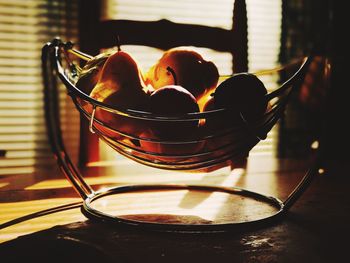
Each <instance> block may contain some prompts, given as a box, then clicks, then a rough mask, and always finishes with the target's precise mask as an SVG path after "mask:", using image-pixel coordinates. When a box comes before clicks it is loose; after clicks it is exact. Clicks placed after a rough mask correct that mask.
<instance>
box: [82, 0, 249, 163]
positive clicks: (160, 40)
mask: <svg viewBox="0 0 350 263" xmlns="http://www.w3.org/2000/svg"><path fill="white" fill-rule="evenodd" d="M82 2H83V10H81V12H84V16H82V17H81V21H80V23H81V25H82V27H81V28H80V31H81V32H80V34H81V37H80V40H81V42H80V47H81V48H82V51H84V52H87V53H89V54H92V55H95V54H97V53H99V50H100V49H102V48H111V47H115V46H117V45H118V38H119V39H120V44H122V45H129V44H132V45H144V46H150V47H155V48H159V49H163V50H166V49H169V48H172V47H177V46H196V47H205V48H209V49H212V50H216V51H220V52H229V53H231V54H232V57H233V63H232V65H233V68H232V72H246V71H247V70H248V40H247V39H248V33H247V10H246V3H245V0H235V1H234V4H233V21H232V28H231V29H223V28H218V27H210V26H203V25H194V24H181V23H174V22H172V21H169V20H165V19H162V20H159V21H132V20H107V21H101V22H98V23H95V24H94V21H92V20H91V17H96V14H98V12H97V11H96V10H98V9H99V5H98V4H97V3H96V2H95V5H91V3H90V6H85V5H87V4H86V3H85V4H84V2H85V1H82ZM87 2H90V1H87ZM93 2H94V1H93ZM94 14H95V15H94ZM95 22H96V21H95ZM96 24H97V25H96ZM82 125H83V126H84V127H82V128H81V130H82V132H81V143H80V145H81V149H80V152H81V154H82V155H87V156H81V158H80V160H81V161H80V163H81V164H84V163H86V162H88V161H91V160H92V161H97V159H98V157H97V156H96V153H97V152H98V151H97V147H96V144H97V141H98V139H97V138H96V136H94V135H92V134H88V129H87V125H88V124H86V123H85V124H82ZM86 145H89V149H86V148H85V147H86Z"/></svg>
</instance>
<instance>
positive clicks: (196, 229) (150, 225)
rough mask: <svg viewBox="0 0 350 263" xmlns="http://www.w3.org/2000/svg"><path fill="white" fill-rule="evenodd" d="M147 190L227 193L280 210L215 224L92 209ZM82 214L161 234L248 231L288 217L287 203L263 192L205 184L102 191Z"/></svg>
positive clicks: (88, 201)
mask: <svg viewBox="0 0 350 263" xmlns="http://www.w3.org/2000/svg"><path fill="white" fill-rule="evenodd" d="M146 190H152V191H154V190H197V191H208V192H224V193H228V194H232V195H240V196H242V197H246V198H252V199H256V200H259V201H262V202H264V203H267V204H270V205H272V206H274V207H275V208H276V209H277V210H276V212H275V213H272V214H271V215H269V216H266V217H263V218H260V219H256V220H251V221H242V222H227V223H215V224H171V223H169V224H167V223H157V222H145V221H138V220H132V219H125V218H122V217H119V216H112V215H110V214H107V213H104V212H102V211H100V210H98V209H95V208H93V207H92V203H93V202H94V201H96V200H98V199H101V198H103V197H106V196H110V195H115V194H122V193H132V192H138V191H146ZM82 212H83V214H84V215H85V216H86V217H88V218H90V219H97V220H102V221H105V222H109V223H116V224H123V225H128V226H136V227H142V228H145V229H149V230H153V231H159V232H189V233H212V232H226V231H232V230H241V229H245V228H249V229H251V228H253V227H259V226H266V224H269V223H273V222H275V221H276V220H277V219H279V218H280V217H281V216H283V215H284V214H285V212H286V211H285V210H284V203H283V202H282V201H281V200H279V199H278V198H275V197H272V196H267V195H264V194H261V193H257V192H253V191H249V190H246V189H243V188H238V187H219V186H202V185H181V184H169V185H160V184H159V185H127V186H118V187H113V188H109V189H106V190H101V191H99V192H95V193H93V194H91V195H89V196H88V197H87V198H86V199H85V200H84V202H83V206H82Z"/></svg>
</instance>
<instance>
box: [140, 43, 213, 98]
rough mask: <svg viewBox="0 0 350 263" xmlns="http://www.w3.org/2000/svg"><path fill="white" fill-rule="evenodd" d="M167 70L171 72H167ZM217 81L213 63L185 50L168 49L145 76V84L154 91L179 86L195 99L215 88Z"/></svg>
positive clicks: (196, 53) (191, 51) (189, 50)
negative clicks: (168, 86)
mask: <svg viewBox="0 0 350 263" xmlns="http://www.w3.org/2000/svg"><path fill="white" fill-rule="evenodd" d="M169 68H171V70H172V72H169ZM218 79H219V72H218V69H217V67H216V66H215V64H214V63H213V62H211V61H207V60H205V59H204V58H203V57H202V56H201V55H200V54H199V53H198V52H196V51H194V50H191V49H185V48H172V49H169V50H168V51H166V52H165V53H164V54H163V56H162V57H161V58H160V59H159V60H158V61H157V63H156V64H155V65H153V66H152V67H151V68H150V70H149V71H148V72H147V74H146V84H150V85H152V86H153V87H154V89H159V88H161V87H164V86H166V85H179V86H182V87H184V88H185V89H187V90H188V91H189V92H191V93H192V94H193V95H194V96H195V97H196V98H197V99H199V98H200V97H202V96H203V95H204V94H205V93H206V92H207V91H208V90H210V89H212V88H214V87H216V85H217V83H218Z"/></svg>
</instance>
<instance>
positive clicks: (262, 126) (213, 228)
mask: <svg viewBox="0 0 350 263" xmlns="http://www.w3.org/2000/svg"><path fill="white" fill-rule="evenodd" d="M67 52H69V53H73V54H74V55H76V56H78V57H80V58H83V59H85V60H88V59H90V58H91V56H89V55H87V54H84V53H82V52H80V51H78V50H75V49H73V45H72V43H70V42H66V43H65V42H62V41H61V40H60V39H54V40H53V41H52V42H49V43H46V44H45V45H44V46H43V48H42V71H43V80H44V100H45V101H44V102H45V103H44V107H45V119H46V124H47V132H48V137H49V142H50V145H51V148H52V151H53V153H54V155H55V156H56V158H57V163H58V166H59V167H60V168H61V170H62V172H63V173H64V175H65V176H66V177H67V179H68V180H69V181H70V183H71V184H72V186H73V188H74V189H75V190H76V191H77V193H78V194H79V195H80V196H81V198H82V199H83V206H82V212H83V213H84V215H86V216H87V217H88V218H93V219H99V220H102V221H107V222H113V223H121V224H126V225H132V226H140V227H143V228H146V229H151V230H156V231H180V232H223V231H229V230H240V229H245V228H251V227H254V226H257V227H259V226H266V225H267V224H270V223H273V222H275V221H276V220H277V219H281V218H282V217H283V216H285V215H286V213H287V212H288V210H289V209H290V208H291V207H292V205H293V204H294V203H295V202H296V201H297V200H298V199H299V197H300V196H301V195H302V193H303V192H304V191H305V190H306V189H307V187H308V186H309V184H310V182H311V181H312V179H313V178H314V177H315V175H316V174H317V173H318V169H319V167H320V163H321V157H320V156H318V157H317V158H316V159H315V161H314V163H313V164H312V166H311V167H310V168H309V170H308V171H307V173H306V174H305V176H304V177H303V179H302V180H301V181H300V183H299V184H298V185H297V186H296V187H295V189H294V190H293V191H292V192H291V193H290V195H289V196H288V198H287V199H286V200H284V201H281V200H279V199H278V198H275V197H271V196H266V195H263V194H260V193H256V192H253V191H249V190H246V189H241V188H237V187H217V186H197V185H175V184H172V185H127V186H119V187H112V188H109V189H104V190H100V191H94V190H93V189H92V188H91V186H90V185H89V184H88V183H86V181H85V180H84V178H83V176H82V174H81V173H80V171H79V170H78V168H77V167H76V166H75V165H74V164H73V162H72V161H71V159H70V157H69V155H68V153H67V151H66V150H65V146H64V142H63V139H62V133H61V128H60V119H59V103H58V96H57V92H58V87H57V86H58V83H57V81H58V79H60V81H61V82H62V83H63V84H64V85H65V87H66V89H67V91H68V95H69V96H70V97H71V98H72V100H73V102H74V103H75V105H76V107H77V109H78V110H79V111H80V113H81V114H83V115H84V116H85V117H86V118H87V119H88V120H89V121H90V130H91V131H92V132H96V133H98V135H99V136H100V138H101V139H103V140H104V141H106V142H107V144H109V145H110V146H111V147H112V148H113V149H115V150H116V151H118V152H119V153H121V154H123V155H125V156H127V157H128V158H131V159H133V160H135V161H137V162H140V163H142V164H145V165H149V166H152V167H156V168H161V169H170V170H198V169H203V168H208V167H213V166H214V167H215V165H218V164H220V163H224V162H225V161H227V160H230V159H232V158H235V157H236V156H239V154H240V153H241V152H242V151H243V150H248V151H249V150H250V149H251V148H252V147H254V145H256V144H257V143H258V142H259V141H260V140H261V139H264V138H266V134H267V133H268V132H269V131H270V130H271V129H272V127H273V126H274V125H275V124H276V122H277V121H278V120H279V119H280V118H281V116H282V115H283V113H284V110H285V107H286V105H287V103H288V100H289V98H290V94H291V93H292V92H293V91H294V90H293V87H294V86H297V85H296V84H297V83H300V82H301V81H302V80H303V78H304V75H305V73H306V72H307V69H308V66H309V64H310V62H311V61H312V59H313V57H312V56H309V57H307V58H305V59H304V60H303V62H302V63H301V66H300V68H299V69H298V70H297V71H296V72H295V73H294V75H292V76H291V77H290V78H289V79H287V81H285V82H284V83H283V84H282V85H281V86H280V87H279V88H278V89H276V90H274V91H272V92H270V93H268V94H267V95H266V96H265V97H266V100H267V101H272V100H276V99H277V101H276V102H274V103H273V104H272V107H271V109H270V110H269V111H268V112H266V113H265V114H264V116H262V117H261V118H260V119H259V120H257V121H255V122H253V123H249V122H247V121H246V120H245V119H244V116H241V118H242V125H241V126H239V127H235V128H231V129H229V130H227V131H224V132H222V131H221V133H218V134H205V135H201V136H199V137H196V138H189V139H187V140H180V141H179V140H175V141H171V140H170V141H161V140H159V139H149V138H142V137H138V136H134V135H133V134H127V133H124V132H122V131H118V130H117V129H115V128H113V127H109V126H108V125H107V124H105V123H103V121H101V120H98V119H96V118H95V112H96V110H97V109H102V110H104V111H106V112H109V113H111V114H116V115H118V116H123V117H126V118H131V119H135V120H146V121H165V122H178V123H181V122H188V121H196V120H200V119H206V118H215V117H216V116H219V115H220V114H222V113H223V112H225V109H219V110H214V111H208V112H200V113H189V114H183V115H181V116H162V115H156V114H152V113H149V112H142V111H135V110H132V109H124V108H118V107H111V106H109V105H106V104H104V103H102V102H99V101H97V100H94V99H93V98H91V97H89V96H88V94H85V93H84V92H82V91H81V90H79V89H78V88H77V87H76V86H75V85H74V81H73V80H72V79H73V78H74V77H75V76H76V73H77V72H76V67H75V66H74V65H73V64H72V63H71V62H70V61H69V59H68V58H67ZM62 61H63V62H64V63H65V64H66V65H67V66H66V67H68V69H67V68H64V66H63V64H62ZM82 101H83V102H84V103H86V104H88V105H90V106H91V109H92V111H90V112H89V111H88V110H86V108H84V107H83V106H82V103H81V102H82ZM101 127H102V128H101ZM104 129H107V130H108V131H111V132H112V133H113V132H114V133H117V134H119V135H122V136H123V138H128V139H135V140H146V141H147V140H149V141H151V142H153V143H165V144H170V145H171V144H179V145H183V144H185V145H186V144H191V143H198V142H200V141H206V140H210V139H213V138H214V139H215V138H216V137H217V136H227V134H231V135H232V134H233V135H239V134H242V132H244V133H245V134H248V135H247V136H248V139H247V140H246V141H244V143H242V145H240V144H239V143H237V142H230V143H231V144H232V145H230V143H229V145H228V146H227V145H224V146H221V148H219V149H216V150H218V151H219V150H220V151H219V152H220V154H216V155H213V151H210V150H209V151H208V150H204V151H203V152H197V153H194V154H190V153H180V154H179V153H175V154H170V155H168V154H166V153H165V154H160V153H154V152H147V151H144V150H143V149H142V148H140V147H135V146H134V145H133V144H128V143H123V142H122V141H118V140H116V139H113V137H110V136H108V135H106V134H104V131H105V130H104ZM225 147H227V148H225ZM222 148H225V149H227V150H224V151H222ZM214 151H215V150H214ZM211 158H212V159H211ZM180 189H186V190H198V191H209V192H223V193H227V194H232V195H239V196H242V197H243V198H253V199H257V200H259V201H261V202H264V203H267V204H269V205H271V206H274V207H275V208H276V212H275V213H273V214H271V215H269V216H267V217H264V218H259V219H257V220H250V221H242V222H228V223H223V224H199V225H198V224H168V223H161V222H142V221H137V220H132V219H125V218H121V217H118V216H114V215H110V214H106V213H104V212H102V211H99V210H98V209H95V208H93V206H92V205H91V204H92V203H93V202H94V201H95V200H97V199H100V198H103V197H106V196H110V195H116V194H121V193H131V192H137V191H144V190H151V191H152V190H154V191H157V190H180Z"/></svg>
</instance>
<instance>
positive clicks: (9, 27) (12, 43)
mask: <svg viewBox="0 0 350 263" xmlns="http://www.w3.org/2000/svg"><path fill="white" fill-rule="evenodd" d="M56 36H60V37H62V38H64V37H66V38H67V39H70V40H72V41H75V40H76V39H77V1H76V0H73V1H68V0H67V1H52V0H50V1H49V0H28V1H20V0H12V1H5V0H0V175H4V174H23V173H32V172H34V171H35V170H36V169H43V168H52V167H53V165H56V163H55V161H54V160H53V158H52V154H51V151H50V148H49V145H48V142H47V137H46V131H45V122H44V112H43V92H42V91H43V86H42V78H41V59H40V58H41V48H42V46H43V45H44V43H45V42H47V41H50V40H52V39H53V38H54V37H56ZM61 101H62V107H61V110H62V112H61V117H62V121H63V129H64V130H65V131H66V132H65V134H66V135H69V136H66V139H67V140H68V145H69V146H71V147H69V148H71V149H75V148H77V147H76V146H77V143H78V142H79V140H78V138H77V136H78V132H76V130H77V129H79V123H78V118H77V117H78V116H77V114H76V110H73V109H72V105H71V104H69V103H68V102H67V101H68V100H67V99H66V95H65V92H64V91H63V90H62V96H61ZM68 120H69V121H70V122H71V123H70V124H69V125H68V123H67V121H68ZM68 129H69V130H68ZM72 154H73V155H76V153H74V152H72Z"/></svg>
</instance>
